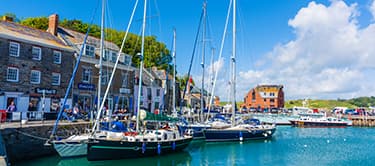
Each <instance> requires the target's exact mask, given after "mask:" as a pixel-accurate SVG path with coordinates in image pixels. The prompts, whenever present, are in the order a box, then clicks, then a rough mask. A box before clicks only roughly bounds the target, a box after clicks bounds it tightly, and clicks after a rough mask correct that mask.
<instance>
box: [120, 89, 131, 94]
mask: <svg viewBox="0 0 375 166" xmlns="http://www.w3.org/2000/svg"><path fill="white" fill-rule="evenodd" d="M120 93H125V94H130V89H128V88H120Z"/></svg>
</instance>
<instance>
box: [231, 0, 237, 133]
mask: <svg viewBox="0 0 375 166" xmlns="http://www.w3.org/2000/svg"><path fill="white" fill-rule="evenodd" d="M232 26H233V29H232V31H233V37H232V49H233V53H232V57H231V62H232V63H231V64H232V65H231V66H232V81H231V85H232V126H234V125H235V115H236V106H235V104H236V102H235V100H236V99H235V98H236V0H233V25H232Z"/></svg>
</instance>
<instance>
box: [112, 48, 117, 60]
mask: <svg viewBox="0 0 375 166" xmlns="http://www.w3.org/2000/svg"><path fill="white" fill-rule="evenodd" d="M111 54H112V62H113V63H116V60H117V53H116V51H112V53H111Z"/></svg>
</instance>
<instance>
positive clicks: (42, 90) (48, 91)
mask: <svg viewBox="0 0 375 166" xmlns="http://www.w3.org/2000/svg"><path fill="white" fill-rule="evenodd" d="M35 93H39V94H43V93H44V94H47V95H54V94H56V89H46V88H35Z"/></svg>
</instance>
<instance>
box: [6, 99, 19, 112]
mask: <svg viewBox="0 0 375 166" xmlns="http://www.w3.org/2000/svg"><path fill="white" fill-rule="evenodd" d="M16 111H17V107H16V105H15V104H14V101H12V102H11V103H10V105H9V106H8V108H7V112H16Z"/></svg>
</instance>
